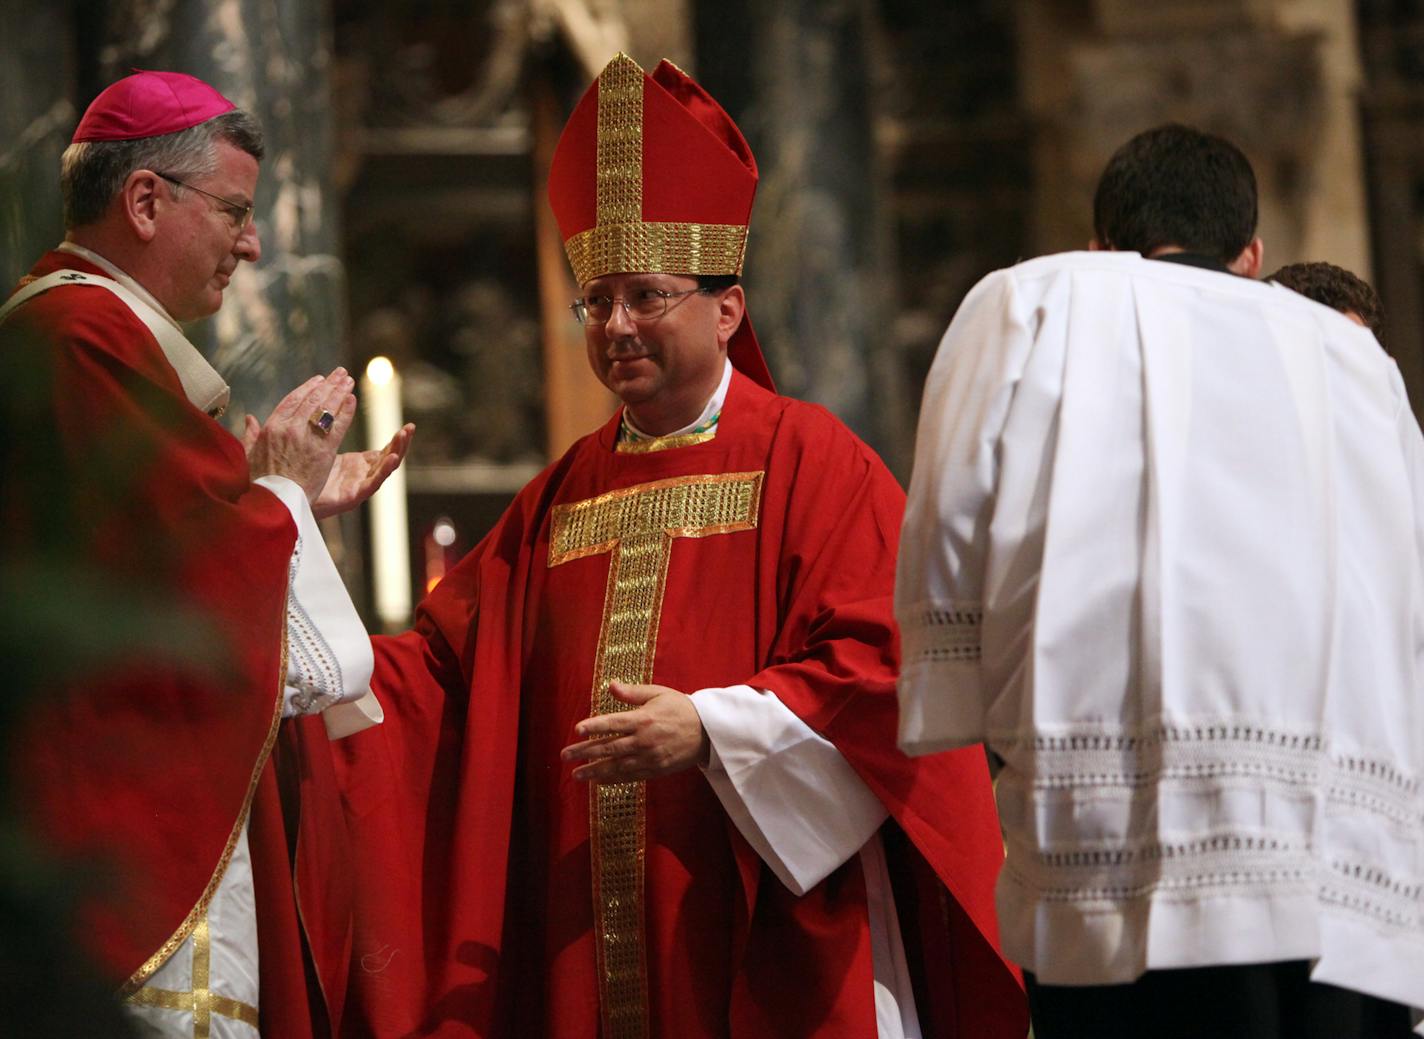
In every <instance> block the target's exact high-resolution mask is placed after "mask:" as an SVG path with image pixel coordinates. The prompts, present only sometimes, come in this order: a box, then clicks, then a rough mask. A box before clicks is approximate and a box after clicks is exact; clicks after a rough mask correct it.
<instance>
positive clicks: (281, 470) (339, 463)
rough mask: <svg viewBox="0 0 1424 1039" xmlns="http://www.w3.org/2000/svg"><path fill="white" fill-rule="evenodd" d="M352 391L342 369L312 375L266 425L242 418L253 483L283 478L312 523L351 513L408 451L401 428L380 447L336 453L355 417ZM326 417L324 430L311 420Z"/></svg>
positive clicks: (409, 429)
mask: <svg viewBox="0 0 1424 1039" xmlns="http://www.w3.org/2000/svg"><path fill="white" fill-rule="evenodd" d="M355 388H356V380H355V379H353V378H352V377H351V376H350V375H349V374H348V373H347V371H346V369H345V368H337V369H336V370H334V371H333V372H332V373H331V374H330V375H314V376H312V377H311V378H310V379H308V380H307V381H306V382H304V383H302V384H301V385H300V386H298V387H297V388H296V389H294V390H293V391H292V392H291V393H289V394H287V395H286V396H285V397H284V398H282V402H281V403H280V404H278V405H277V407H276V408H275V409H273V411H272V415H271V417H270V418H268V419H267V421H266V423H261V422H258V421H257V419H255V418H254V417H253V416H251V415H248V416H247V426H246V428H245V429H244V430H243V434H242V446H243V448H244V449H245V450H246V451H247V463H248V467H249V468H250V469H251V471H252V478H253V479H254V480H255V479H257V478H258V477H259V476H285V477H287V478H288V479H289V480H291V481H292V482H294V483H296V484H297V485H298V486H300V487H301V489H302V490H303V491H305V492H306V496H307V501H309V502H311V508H312V513H313V514H314V515H315V516H316V518H317V519H323V518H325V517H327V516H335V515H336V514H338V513H341V512H346V511H348V510H350V509H354V508H355V507H356V506H358V505H360V504H361V503H362V502H363V501H365V500H366V499H367V498H369V497H370V496H371V495H372V494H374V493H375V492H376V490H377V489H378V488H379V487H380V486H381V484H383V483H385V482H386V477H388V476H390V475H391V473H393V472H395V471H396V469H398V468H399V467H400V464H401V462H402V461H404V459H405V455H406V452H407V451H408V450H409V449H410V439H411V436H412V434H414V433H415V426H414V425H413V424H411V423H406V425H405V426H403V427H402V428H401V429H399V430H397V431H396V435H395V436H393V437H391V440H390V443H388V444H387V445H386V446H385V447H383V448H373V449H371V450H370V451H347V452H345V453H338V452H337V448H339V447H340V446H341V441H342V438H344V437H345V436H346V431H347V430H348V429H350V428H351V423H352V421H353V420H354V419H355V418H356V396H355V394H353V393H352V392H351V391H352V390H354V389H355ZM324 413H325V414H329V415H330V416H331V418H330V419H329V420H328V421H329V428H325V429H323V428H322V426H321V425H320V424H319V423H318V422H317V421H316V420H317V419H318V418H319V417H320V416H322V415H323V414H324Z"/></svg>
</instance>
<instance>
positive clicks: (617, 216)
mask: <svg viewBox="0 0 1424 1039" xmlns="http://www.w3.org/2000/svg"><path fill="white" fill-rule="evenodd" d="M643 81H644V76H643V70H642V69H641V68H639V67H638V63H637V62H636V61H634V60H633V59H632V58H630V57H628V56H627V55H626V54H620V55H618V56H617V57H616V58H614V59H613V60H612V61H610V62H609V63H608V66H607V67H606V68H605V69H604V70H603V72H602V74H601V75H600V76H599V77H598V158H597V160H596V167H595V173H594V175H595V177H596V182H597V213H596V217H595V224H594V226H593V227H590V228H589V229H588V230H586V231H581V232H579V233H578V234H576V235H572V236H571V237H569V238H568V239H567V240H565V242H564V251H565V252H566V253H567V254H568V257H569V265H570V266H571V267H573V269H574V279H575V280H576V281H577V282H578V283H579V284H580V285H582V284H583V283H584V282H587V281H591V280H592V279H594V278H599V277H602V276H603V275H605V274H615V273H619V272H623V271H655V272H662V273H667V274H741V273H742V259H743V256H744V255H745V253H746V248H747V229H746V228H745V227H744V226H742V225H740V224H693V223H678V222H650V221H645V220H643Z"/></svg>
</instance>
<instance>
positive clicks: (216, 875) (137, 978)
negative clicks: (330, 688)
mask: <svg viewBox="0 0 1424 1039" xmlns="http://www.w3.org/2000/svg"><path fill="white" fill-rule="evenodd" d="M280 637H281V640H282V656H281V661H280V664H279V671H278V676H277V703H276V704H275V705H274V706H273V708H272V724H271V725H270V726H269V728H268V729H267V739H266V741H265V742H264V743H263V744H262V751H261V753H259V754H258V755H257V762H256V764H254V765H253V766H252V778H251V779H249V780H248V783H247V793H246V795H245V796H244V797H243V799H242V809H241V810H240V811H239V812H238V813H237V821H236V822H235V823H233V826H232V832H231V833H229V834H228V838H227V846H226V847H224V848H223V853H222V855H221V856H219V857H218V863H217V867H216V868H215V869H214V870H213V875H212V876H211V877H210V878H209V880H208V884H207V887H205V888H204V889H203V893H202V895H201V896H200V897H199V898H198V902H197V904H196V905H194V906H193V909H192V911H191V912H189V913H188V915H187V917H185V918H184V920H183V922H182V923H181V924H179V925H178V930H176V931H174V932H173V934H172V936H170V937H169V939H168V940H167V941H166V942H164V943H163V944H162V945H161V946H159V948H158V951H157V952H155V953H154V954H153V955H152V956H150V957H149V958H148V959H147V960H146V961H145V962H144V964H143V966H141V967H140V968H139V969H138V970H136V971H134V972H133V974H132V975H130V976H129V979H128V980H127V981H126V982H124V983H123V985H121V986H120V987H119V991H118V997H119V998H120V999H126V998H127V997H129V996H130V995H132V994H133V993H134V992H136V991H138V990H139V989H141V988H142V987H143V985H144V983H145V982H146V981H148V979H149V978H151V977H152V976H153V973H154V971H156V970H158V968H159V967H161V966H163V964H164V963H166V962H167V961H168V959H169V958H170V957H171V956H172V955H173V954H174V953H175V952H177V951H178V947H179V946H180V945H182V944H183V942H184V941H186V940H187V938H188V935H190V934H192V933H193V931H194V929H195V928H196V927H197V926H198V925H199V924H200V923H201V924H202V925H203V926H204V927H206V926H207V918H208V906H209V905H211V904H212V901H213V895H215V894H217V890H218V884H220V883H221V882H222V878H223V874H225V873H226V872H227V867H228V863H230V862H231V861H232V853H233V851H235V850H236V848H237V842H238V839H239V838H241V836H242V830H243V827H245V826H246V825H247V815H248V813H249V812H250V811H251V810H252V798H253V796H254V795H255V794H256V793H257V781H258V780H259V779H261V777H262V769H263V767H264V766H265V765H266V764H267V758H268V757H269V756H270V755H271V753H272V746H273V744H275V743H276V742H277V726H278V723H279V722H281V720H282V703H283V699H284V693H285V690H286V687H287V611H286V610H285V609H283V611H282V630H281V636H280Z"/></svg>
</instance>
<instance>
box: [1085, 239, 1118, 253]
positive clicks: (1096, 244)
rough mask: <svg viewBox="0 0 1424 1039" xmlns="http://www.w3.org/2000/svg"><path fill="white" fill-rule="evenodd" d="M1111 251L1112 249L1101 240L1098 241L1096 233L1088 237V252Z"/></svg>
mask: <svg viewBox="0 0 1424 1039" xmlns="http://www.w3.org/2000/svg"><path fill="white" fill-rule="evenodd" d="M1111 251H1112V250H1110V249H1109V248H1108V247H1107V246H1106V245H1104V244H1103V243H1102V242H1100V241H1098V236H1097V235H1093V237H1092V238H1089V239H1088V252H1090V253H1105V252H1111Z"/></svg>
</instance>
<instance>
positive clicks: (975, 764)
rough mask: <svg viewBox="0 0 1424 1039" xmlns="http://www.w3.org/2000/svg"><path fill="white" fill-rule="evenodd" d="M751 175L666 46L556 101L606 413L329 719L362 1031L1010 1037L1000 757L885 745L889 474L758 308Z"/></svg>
mask: <svg viewBox="0 0 1424 1039" xmlns="http://www.w3.org/2000/svg"><path fill="white" fill-rule="evenodd" d="M756 180H757V174H756V164H755V162H754V160H753V158H752V155H751V151H750V149H749V148H748V147H747V144H746V142H745V141H744V140H743V138H742V136H741V134H740V133H739V132H738V130H737V128H736V126H735V125H734V124H733V122H732V120H731V119H730V118H729V117H728V116H727V115H726V113H725V112H723V111H722V109H721V108H720V107H719V106H718V105H717V103H716V102H715V101H714V100H713V99H712V98H711V97H710V96H709V95H708V94H707V93H706V92H704V91H703V90H702V88H701V87H699V86H698V85H697V84H696V83H695V82H693V81H692V80H691V79H690V78H688V77H687V76H686V75H685V74H684V73H682V72H681V71H680V70H678V69H677V68H676V67H674V66H673V65H671V64H669V63H667V62H664V63H662V64H661V65H659V66H658V68H657V69H656V70H655V71H654V72H653V74H652V75H651V76H649V75H647V74H645V73H644V72H643V70H642V69H641V68H639V67H638V65H637V64H635V63H634V62H633V61H632V60H631V59H629V58H627V57H625V56H622V55H620V56H618V57H617V58H615V59H614V60H613V61H612V62H610V63H609V64H608V66H607V67H606V68H605V69H604V70H603V72H602V74H601V75H600V76H599V78H598V81H597V83H596V84H594V85H593V86H592V87H591V88H590V89H589V90H588V92H587V93H586V94H585V96H584V97H583V99H582V100H581V101H580V103H579V104H578V106H577V108H576V109H575V111H574V113H573V115H572V117H571V118H570V119H569V122H568V125H567V126H566V128H565V130H564V133H563V136H562V138H561V140H560V142H559V145H558V148H557V151H556V152H555V155H554V158H553V164H552V167H551V170H550V177H549V194H550V202H551V204H552V206H553V209H554V213H555V216H556V217H557V219H558V222H559V225H560V228H561V230H562V233H563V235H564V240H565V248H566V250H567V253H568V256H569V260H570V262H571V264H572V266H573V269H574V274H575V276H576V278H577V280H578V282H579V284H580V286H581V291H582V295H581V296H580V297H579V298H578V299H577V300H575V301H574V303H573V308H572V309H573V311H574V315H575V316H576V317H577V318H578V320H579V321H581V322H582V323H583V326H584V332H585V339H586V343H587V348H588V358H589V363H590V365H591V366H592V368H593V370H594V372H595V374H596V375H597V376H598V378H599V380H600V381H601V382H603V383H604V385H606V386H607V387H609V388H610V389H611V390H612V391H613V392H614V393H615V394H617V396H618V397H619V399H620V400H621V401H622V404H623V406H622V407H621V408H620V409H619V411H618V413H617V414H616V415H615V416H614V417H613V418H612V419H610V420H609V421H608V422H607V423H606V424H605V425H604V426H603V427H602V428H601V429H598V430H595V431H594V432H592V433H590V434H589V435H588V436H586V437H584V438H583V439H582V440H580V441H579V442H578V443H576V444H575V445H574V446H573V447H572V448H571V449H570V450H569V451H568V452H567V453H566V454H565V455H564V456H563V457H562V458H560V459H559V460H558V461H556V462H554V463H553V464H552V465H551V466H549V468H548V469H546V470H545V471H544V472H543V473H541V474H540V475H539V476H538V477H537V478H536V479H535V480H534V481H533V482H532V483H530V484H529V486H527V487H526V488H525V489H524V490H523V491H522V492H521V493H520V494H519V495H518V496H517V497H516V499H515V501H514V503H513V504H512V505H511V506H510V508H509V510H508V511H507V512H506V513H505V514H504V516H503V517H502V518H501V519H500V521H499V522H498V524H497V525H496V526H495V528H494V530H493V531H492V532H491V533H490V534H489V535H488V536H487V537H486V538H485V539H484V540H483V541H482V542H481V543H480V544H479V545H478V546H477V547H476V548H475V549H474V550H473V551H472V552H471V553H470V554H469V555H468V556H467V557H466V558H465V559H464V560H463V561H462V562H461V563H460V564H459V566H458V567H457V568H456V569H455V570H453V571H452V572H451V574H450V575H449V576H447V577H446V579H445V580H444V581H443V582H442V583H441V584H440V585H439V587H438V588H436V590H435V591H434V592H433V593H432V594H431V595H430V597H429V598H428V599H427V600H426V601H425V602H424V603H423V604H422V606H421V608H420V610H419V614H418V619H417V623H416V627H415V629H414V630H413V631H412V632H409V633H407V634H405V635H402V636H399V637H395V638H389V639H384V638H378V639H376V640H375V649H376V676H375V679H374V680H373V687H374V688H375V689H376V691H377V693H378V694H379V695H380V696H381V699H382V703H383V704H384V705H385V708H386V723H385V725H383V726H382V727H381V728H380V729H373V730H371V731H369V732H367V733H362V734H358V735H356V736H354V737H353V738H352V739H350V740H347V741H343V742H342V743H341V744H339V745H335V746H334V751H335V753H336V754H337V755H338V757H339V758H341V759H342V762H341V768H342V769H343V770H345V771H346V772H347V776H346V779H345V782H346V791H345V793H346V798H347V805H348V809H349V816H350V818H351V820H352V825H353V829H354V832H353V834H352V839H353V841H354V842H355V849H354V852H355V854H354V859H353V862H354V864H355V869H356V874H357V905H358V909H357V925H356V926H357V937H356V946H355V957H356V960H355V967H354V969H353V972H352V975H353V977H352V986H353V987H352V999H353V1004H354V1005H353V1006H350V1007H348V1011H347V1015H346V1020H347V1022H348V1024H349V1025H350V1026H351V1027H352V1028H353V1029H354V1030H357V1031H359V1032H360V1033H361V1034H373V1035H380V1036H396V1035H406V1034H419V1035H450V1036H454V1035H479V1036H490V1037H494V1036H501V1037H502V1036H509V1037H514V1036H519V1037H533V1036H559V1037H562V1039H569V1037H590V1039H591V1037H596V1036H602V1037H604V1039H622V1037H642V1036H668V1037H676V1039H702V1037H713V1036H735V1037H739V1039H740V1037H745V1039H750V1037H763V1036H764V1037H768V1039H769V1037H784V1036H802V1037H809V1036H815V1037H847V1039H849V1037H854V1039H865V1037H868V1036H882V1037H887V1036H893V1037H918V1036H926V1037H928V1036H958V1037H961V1039H964V1037H973V1039H992V1037H1000V1036H1002V1037H1013V1039H1020V1037H1022V1036H1023V1035H1024V1033H1025V1031H1026V1028H1027V1016H1026V1012H1025V1009H1024V1000H1023V994H1022V991H1021V989H1020V987H1019V983H1018V981H1017V979H1016V978H1015V976H1014V974H1013V973H1012V971H1011V969H1010V968H1009V967H1007V966H1006V965H1005V963H1004V962H1003V960H1002V959H1001V958H1000V956H999V954H998V951H997V946H996V936H995V925H994V920H993V915H992V902H991V897H992V896H991V892H992V887H993V882H994V878H995V875H996V873H997V869H998V865H999V862H1000V860H1001V858H1002V849H1001V845H1000V842H999V835H998V827H997V821H996V817H995V814H994V809H993V805H992V801H991V796H990V789H989V779H988V775H987V772H986V766H985V760H984V755H983V754H982V752H978V751H970V752H967V753H956V754H949V755H943V756H940V757H937V758H932V759H926V760H918V761H916V760H911V759H909V758H907V757H905V756H904V755H903V754H901V753H900V752H899V751H898V750H897V749H896V748H895V726H896V710H895V704H894V677H895V668H896V657H897V646H896V641H895V629H894V624H893V621H892V619H891V612H890V600H889V596H890V593H891V590H892V584H893V576H894V558H895V542H896V531H897V529H898V525H899V522H900V515H901V510H902V503H903V494H902V492H901V490H900V488H899V486H898V485H897V484H896V482H895V481H894V479H893V478H892V477H891V475H890V474H889V472H888V471H887V470H886V469H885V467H884V465H883V464H882V463H881V461H880V459H879V458H877V457H876V456H875V454H874V453H873V452H872V451H871V450H870V449H869V448H868V447H866V446H865V445H864V444H863V443H861V442H860V441H859V440H858V439H857V438H856V437H855V436H854V435H853V434H852V433H850V431H849V430H847V429H846V428H845V427H844V426H843V425H842V424H841V423H840V422H839V421H837V420H836V419H835V418H834V417H833V416H832V415H830V414H829V413H828V412H826V411H825V410H824V409H822V408H819V407H815V406H811V405H807V404H803V403H800V402H798V401H794V400H790V399H788V398H786V397H781V396H778V395H777V394H776V393H775V392H774V390H773V388H772V383H771V378H770V375H769V374H768V372H767V368H766V365H765V362H764V361H763V359H762V355H761V352H760V349H759V347H758V345H757V341H756V338H755V336H754V335H753V333H752V328H751V324H750V323H749V322H748V320H747V318H746V299H745V293H744V291H743V289H742V287H741V286H740V285H739V284H738V283H737V278H738V275H739V274H740V273H741V269H742V259H743V254H744V252H745V245H746V235H747V223H748V218H749V215H750V210H751V204H752V195H753V192H754V190H755V187H756ZM358 1022H360V1023H358Z"/></svg>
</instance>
